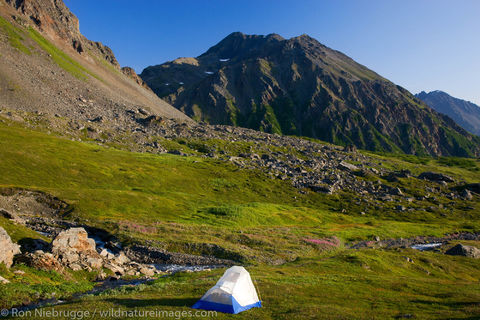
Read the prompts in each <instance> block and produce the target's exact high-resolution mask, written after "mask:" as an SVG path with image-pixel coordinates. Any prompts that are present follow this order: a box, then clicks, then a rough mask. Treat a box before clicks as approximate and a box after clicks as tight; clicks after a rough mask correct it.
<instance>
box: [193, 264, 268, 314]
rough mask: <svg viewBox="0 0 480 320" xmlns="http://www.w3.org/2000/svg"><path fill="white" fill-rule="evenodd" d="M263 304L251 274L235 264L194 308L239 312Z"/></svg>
mask: <svg viewBox="0 0 480 320" xmlns="http://www.w3.org/2000/svg"><path fill="white" fill-rule="evenodd" d="M261 306H262V303H261V302H260V300H259V299H258V295H257V291H256V290H255V286H254V285H253V282H252V279H251V278H250V274H249V273H248V271H247V270H245V268H244V267H238V266H235V267H231V268H230V269H228V270H226V271H225V273H224V274H223V276H222V277H221V278H220V280H218V282H217V284H216V285H215V286H213V287H212V288H211V289H210V290H208V291H207V293H205V294H204V295H203V297H202V298H201V299H200V300H198V301H197V303H195V304H194V305H193V308H195V309H204V310H215V311H219V312H225V313H239V312H242V311H245V310H248V309H251V308H260V307H261Z"/></svg>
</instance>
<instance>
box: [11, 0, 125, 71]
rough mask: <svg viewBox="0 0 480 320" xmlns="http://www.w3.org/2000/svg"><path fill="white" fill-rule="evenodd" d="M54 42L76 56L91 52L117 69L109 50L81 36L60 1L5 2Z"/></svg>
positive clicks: (13, 0)
mask: <svg viewBox="0 0 480 320" xmlns="http://www.w3.org/2000/svg"><path fill="white" fill-rule="evenodd" d="M5 1H6V2H7V3H8V4H9V5H10V6H12V7H14V8H15V9H16V10H17V12H18V13H19V14H20V15H22V16H23V17H26V18H27V19H28V20H30V21H31V22H32V24H33V25H35V26H36V27H37V28H38V29H39V31H41V32H42V33H43V34H44V35H47V36H48V37H49V38H50V39H52V40H53V41H59V40H60V41H63V42H65V43H67V44H68V45H69V46H71V47H72V48H73V49H75V51H77V52H78V53H79V54H84V53H85V51H87V50H88V51H90V53H93V54H94V55H96V56H98V57H100V58H102V59H105V60H106V61H108V62H109V63H110V64H112V65H113V66H114V67H116V68H120V65H119V64H118V61H117V59H116V58H115V55H114V54H113V52H112V50H111V49H110V48H109V47H107V46H105V45H103V44H102V43H100V42H95V41H91V40H88V39H87V38H85V37H84V36H83V35H82V34H81V33H80V28H79V21H78V18H77V17H76V16H75V15H74V14H73V13H72V12H71V11H70V10H69V9H68V8H67V6H66V5H65V4H64V3H63V1H61V0H5Z"/></svg>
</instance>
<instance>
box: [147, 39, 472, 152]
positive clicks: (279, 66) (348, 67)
mask: <svg viewBox="0 0 480 320" xmlns="http://www.w3.org/2000/svg"><path fill="white" fill-rule="evenodd" d="M140 76H141V77H142V79H143V80H145V82H146V83H147V84H148V85H149V86H150V87H151V88H152V90H153V91H154V92H155V93H157V94H158V95H159V96H160V97H162V98H163V99H164V100H165V101H167V102H169V103H171V104H172V105H173V106H175V107H176V108H178V109H180V110H182V111H183V112H185V113H186V114H187V115H189V116H191V117H192V118H194V119H196V120H201V121H206V122H209V123H212V124H229V125H236V126H242V127H248V128H252V129H256V130H261V131H266V132H271V133H282V134H286V135H299V136H308V137H314V138H318V139H320V140H324V141H329V142H333V143H336V144H341V145H348V144H353V145H355V146H357V147H359V148H362V149H369V150H384V151H398V152H405V153H410V154H418V155H425V154H430V155H457V156H474V155H476V154H478V150H479V141H480V140H479V139H478V138H476V137H474V136H472V135H470V134H469V133H467V132H466V131H465V130H463V129H462V128H460V127H459V126H458V125H456V124H455V123H454V122H453V121H452V120H451V119H450V118H448V117H447V116H444V115H441V114H439V113H437V112H435V111H434V110H432V109H430V108H429V107H428V106H426V105H425V104H423V103H422V102H421V101H419V100H418V99H416V98H415V97H414V96H413V95H412V94H410V93H409V92H408V91H407V90H405V89H403V88H402V87H400V86H397V85H395V84H393V83H391V82H390V81H388V80H386V79H384V78H383V77H381V76H379V75H378V74H376V73H375V72H373V71H371V70H369V69H368V68H366V67H364V66H362V65H360V64H358V63H356V62H355V61H354V60H352V59H351V58H349V57H347V56H346V55H344V54H342V53H341V52H338V51H335V50H332V49H330V48H328V47H326V46H324V45H322V44H321V43H319V42H318V41H317V40H315V39H313V38H311V37H309V36H307V35H302V36H299V37H295V38H291V39H283V38H282V37H281V36H279V35H276V34H270V35H267V36H259V35H245V34H242V33H239V32H235V33H232V34H230V35H229V36H227V37H226V38H225V39H223V40H222V41H220V42H219V43H218V44H217V45H215V46H213V47H212V48H210V49H209V50H208V51H207V52H205V53H204V54H202V55H200V56H199V57H197V58H179V59H177V60H174V61H171V62H167V63H164V64H161V65H157V66H151V67H148V68H146V69H145V70H143V72H142V73H141V75H140Z"/></svg>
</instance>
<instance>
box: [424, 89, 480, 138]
mask: <svg viewBox="0 0 480 320" xmlns="http://www.w3.org/2000/svg"><path fill="white" fill-rule="evenodd" d="M415 96H416V97H417V98H418V99H420V100H422V101H423V102H425V103H426V104H427V105H429V106H430V107H431V108H432V109H435V110H436V111H438V112H440V113H443V114H446V115H447V116H449V117H450V118H452V119H453V120H455V122H456V123H458V124H459V125H460V126H462V127H463V128H464V129H465V130H467V131H469V132H471V133H473V134H476V135H477V136H480V106H478V105H476V104H475V103H472V102H470V101H465V100H462V99H458V98H455V97H452V96H451V95H449V94H448V93H446V92H443V91H440V90H436V91H431V92H428V93H427V92H425V91H422V92H420V93H417V94H416V95H415Z"/></svg>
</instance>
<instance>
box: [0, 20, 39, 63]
mask: <svg viewBox="0 0 480 320" xmlns="http://www.w3.org/2000/svg"><path fill="white" fill-rule="evenodd" d="M0 29H1V30H2V31H3V32H4V33H5V34H6V35H7V38H8V42H9V43H10V45H11V46H12V47H14V48H17V49H18V50H20V51H21V52H23V53H25V54H32V52H31V51H30V49H29V48H28V47H27V46H25V45H24V44H23V40H24V38H23V34H24V32H23V31H22V30H20V29H19V28H16V27H14V26H13V25H12V24H11V23H10V22H8V21H7V20H5V19H4V18H3V17H0Z"/></svg>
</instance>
